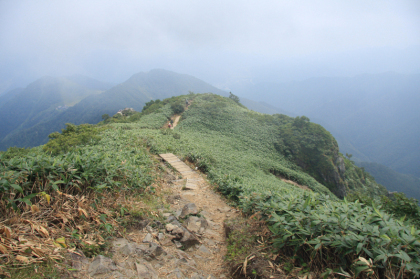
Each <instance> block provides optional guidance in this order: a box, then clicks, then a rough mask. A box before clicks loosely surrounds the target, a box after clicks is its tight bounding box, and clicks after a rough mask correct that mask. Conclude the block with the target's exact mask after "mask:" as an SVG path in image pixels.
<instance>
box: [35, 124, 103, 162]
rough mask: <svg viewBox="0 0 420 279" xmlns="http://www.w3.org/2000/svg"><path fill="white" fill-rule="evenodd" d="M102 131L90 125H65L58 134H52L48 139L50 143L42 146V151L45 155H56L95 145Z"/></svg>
mask: <svg viewBox="0 0 420 279" xmlns="http://www.w3.org/2000/svg"><path fill="white" fill-rule="evenodd" d="M101 130H103V129H99V128H97V127H95V126H93V125H90V124H82V125H79V126H75V125H73V124H71V123H67V124H66V129H62V130H61V134H60V133H59V132H54V133H52V134H50V135H49V136H48V137H49V138H50V141H49V142H48V143H47V144H46V145H44V147H43V150H44V151H45V152H47V153H51V154H54V155H56V154H58V153H66V152H69V151H71V150H73V149H74V148H76V147H78V146H81V145H87V144H96V143H98V142H99V140H100V139H101V138H100V137H99V136H98V133H99V132H100V131H101Z"/></svg>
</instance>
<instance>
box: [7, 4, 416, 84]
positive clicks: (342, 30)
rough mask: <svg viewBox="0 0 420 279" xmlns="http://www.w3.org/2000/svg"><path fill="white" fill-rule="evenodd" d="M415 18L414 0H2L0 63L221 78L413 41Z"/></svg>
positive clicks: (111, 74)
mask: <svg viewBox="0 0 420 279" xmlns="http://www.w3.org/2000/svg"><path fill="white" fill-rule="evenodd" d="M419 15H420V4H419V2H418V1H416V0H411V1H389V0H373V1H359V0H355V1H334V0H324V1H309V0H306V1H299V0H297V1H274V0H273V1H226V0H225V1H220V0H213V1H192V0H188V1H187V0H184V1H171V0H165V1H149V0H143V1H128V0H126V1H107V0H101V1H86V0H85V1H42V0H40V1H12V0H5V1H1V2H0V50H1V52H0V67H1V71H2V72H7V71H8V69H11V68H16V69H21V72H27V73H28V75H30V74H31V73H32V75H33V76H35V75H44V74H50V75H54V74H56V75H58V74H72V73H83V74H87V75H90V76H94V77H97V78H102V79H114V81H115V80H118V79H124V78H127V77H128V76H129V75H131V74H133V73H135V72H138V71H145V70H148V69H150V68H156V67H161V68H168V69H171V70H175V71H183V72H187V73H189V74H192V75H198V76H200V75H201V77H202V78H206V77H207V78H208V79H210V80H212V81H214V82H218V81H219V82H222V79H223V75H230V76H234V75H237V76H241V75H242V76H243V75H255V70H253V69H256V68H263V67H264V65H268V64H273V63H274V64H276V63H278V64H279V63H282V61H283V62H284V61H285V60H287V61H288V63H290V61H293V60H296V61H302V60H304V61H305V59H306V58H308V59H309V60H311V59H312V60H314V57H325V55H326V54H328V55H332V56H331V57H334V56H336V55H340V53H341V54H342V56H340V57H345V56H346V55H347V54H346V53H355V52H357V51H360V50H366V49H368V50H369V49H371V50H374V49H383V48H388V49H394V50H395V51H397V52H398V51H403V50H405V49H407V48H410V47H413V46H418V45H420V16H419ZM328 55H327V56H328ZM331 57H330V58H331ZM315 59H316V58H315ZM327 60H328V59H326V60H325V59H324V60H322V61H319V63H320V67H322V66H321V65H322V64H323V63H324V64H325V63H327ZM343 61H345V59H343ZM312 62H313V61H312ZM312 62H311V63H312ZM362 64H363V63H361V65H360V66H359V71H360V72H363V71H367V70H368V68H365V69H363V65H362ZM387 67H388V68H392V65H391V64H389V66H387ZM413 67H415V66H413ZM274 68H275V67H274ZM385 70H386V69H385ZM309 75H310V74H309Z"/></svg>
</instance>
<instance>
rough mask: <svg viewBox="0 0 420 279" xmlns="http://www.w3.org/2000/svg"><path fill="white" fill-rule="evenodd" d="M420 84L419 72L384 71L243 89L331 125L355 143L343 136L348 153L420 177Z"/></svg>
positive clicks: (279, 105) (273, 103)
mask: <svg viewBox="0 0 420 279" xmlns="http://www.w3.org/2000/svg"><path fill="white" fill-rule="evenodd" d="M419 90H420V76H419V75H401V74H395V73H384V74H378V75H361V76H357V77H354V78H312V79H308V80H305V81H301V82H292V83H283V84H276V83H261V84H257V85H255V86H253V87H250V88H248V89H247V90H243V91H242V92H239V91H238V92H237V94H238V95H240V96H244V97H247V98H250V99H254V100H258V101H265V102H269V103H270V104H271V105H274V106H278V107H281V108H284V109H287V110H288V111H291V112H293V113H295V114H297V115H306V116H308V117H309V118H311V119H313V120H314V121H317V123H320V124H321V125H325V126H327V127H331V129H330V130H331V132H332V133H333V135H337V138H338V137H339V136H340V137H342V138H344V139H346V140H348V141H349V143H350V144H341V143H340V142H339V143H340V147H341V151H342V152H343V153H352V154H354V155H355V156H356V157H357V154H356V153H357V152H355V150H354V149H356V150H358V151H359V152H360V153H361V154H363V155H364V158H360V159H362V160H363V161H367V160H369V161H373V162H378V163H380V164H383V165H386V166H388V167H390V168H392V169H394V170H396V171H398V172H401V173H407V174H412V175H415V176H417V177H420V173H419V170H420V161H419V160H418V158H419V157H420V145H419V144H418V139H419V138H420V113H419V110H418V104H420V94H418V92H419ZM262 93H264V94H262ZM256 96H258V97H256ZM256 98H258V99H256ZM315 119H316V120H315Z"/></svg>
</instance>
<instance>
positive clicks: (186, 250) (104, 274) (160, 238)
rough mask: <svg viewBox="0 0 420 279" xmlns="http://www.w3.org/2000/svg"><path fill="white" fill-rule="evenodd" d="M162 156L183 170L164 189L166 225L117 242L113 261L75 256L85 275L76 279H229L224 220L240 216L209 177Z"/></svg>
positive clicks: (150, 224) (170, 175) (147, 226)
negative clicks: (166, 203)
mask: <svg viewBox="0 0 420 279" xmlns="http://www.w3.org/2000/svg"><path fill="white" fill-rule="evenodd" d="M161 157H162V158H164V160H165V161H166V162H168V163H169V164H171V165H172V167H174V168H175V169H176V170H178V171H173V170H171V169H170V168H167V169H166V174H165V179H164V183H163V185H161V186H162V189H161V190H162V193H165V198H166V200H167V202H168V204H169V208H168V206H167V207H166V208H164V207H162V208H161V209H159V211H160V215H161V216H163V217H164V218H165V221H163V222H160V221H156V220H155V221H153V220H145V221H144V224H143V225H144V226H143V227H142V228H141V229H139V230H136V231H134V232H131V233H129V234H128V235H127V236H126V238H120V239H116V240H114V242H113V249H112V252H113V256H112V258H106V257H103V256H97V257H96V258H95V259H93V260H89V259H87V258H85V257H83V256H80V255H78V254H73V255H72V259H73V262H72V266H73V268H75V269H79V270H80V271H79V272H76V273H74V275H73V277H74V278H121V279H122V278H153V279H157V278H176V279H183V278H194V279H211V278H212V279H216V278H230V277H229V272H228V270H229V268H228V267H226V266H225V265H224V260H223V257H224V255H225V253H226V243H225V232H224V227H223V221H224V220H225V219H226V218H235V217H236V216H239V211H237V210H236V209H234V208H232V207H230V206H229V205H228V204H227V203H226V202H225V201H224V200H223V199H222V198H221V196H220V195H218V194H216V193H215V192H214V191H213V189H212V186H211V185H210V184H209V182H208V181H207V180H206V176H205V175H203V174H201V173H199V172H197V171H196V170H195V169H191V168H190V167H189V166H188V165H186V164H185V163H184V162H182V161H181V160H179V159H178V158H177V157H176V156H174V155H173V154H162V155H161ZM162 161H163V160H162ZM193 168H194V167H193ZM141 222H143V221H141Z"/></svg>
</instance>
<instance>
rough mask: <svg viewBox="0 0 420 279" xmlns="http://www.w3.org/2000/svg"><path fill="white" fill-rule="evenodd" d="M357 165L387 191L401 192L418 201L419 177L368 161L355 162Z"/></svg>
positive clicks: (419, 196) (419, 198)
mask: <svg viewBox="0 0 420 279" xmlns="http://www.w3.org/2000/svg"><path fill="white" fill-rule="evenodd" d="M356 164H357V165H358V166H359V167H363V168H364V169H365V170H366V171H368V172H369V173H370V174H371V175H372V176H373V177H375V180H376V181H377V182H378V183H380V184H382V185H384V186H385V187H386V188H387V189H388V190H389V191H392V192H394V191H396V192H403V193H405V194H406V195H407V197H411V198H415V199H417V200H418V201H420V178H417V177H415V176H412V175H408V174H402V173H398V172H396V171H394V170H392V169H390V168H388V167H386V166H384V165H381V164H378V163H369V162H356Z"/></svg>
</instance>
